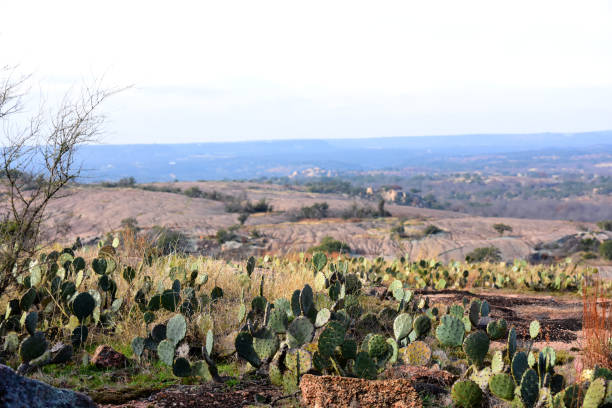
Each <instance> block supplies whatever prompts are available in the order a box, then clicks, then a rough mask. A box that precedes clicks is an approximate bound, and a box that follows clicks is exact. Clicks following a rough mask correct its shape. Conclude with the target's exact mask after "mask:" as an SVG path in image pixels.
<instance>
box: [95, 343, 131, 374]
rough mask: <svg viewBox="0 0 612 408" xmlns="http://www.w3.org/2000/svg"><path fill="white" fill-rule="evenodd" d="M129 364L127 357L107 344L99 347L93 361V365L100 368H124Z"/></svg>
mask: <svg viewBox="0 0 612 408" xmlns="http://www.w3.org/2000/svg"><path fill="white" fill-rule="evenodd" d="M127 362H128V359H127V357H126V356H124V355H123V354H121V353H119V352H118V351H115V350H113V348H112V347H111V346H108V345H106V344H103V345H101V346H98V348H97V349H96V351H95V352H94V356H93V357H92V359H91V363H92V364H94V365H95V366H96V367H98V368H124V367H125V366H126V365H127Z"/></svg>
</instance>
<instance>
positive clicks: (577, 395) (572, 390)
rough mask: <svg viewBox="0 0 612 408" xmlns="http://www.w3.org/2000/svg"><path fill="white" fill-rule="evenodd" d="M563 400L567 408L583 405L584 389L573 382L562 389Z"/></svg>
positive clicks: (577, 407) (576, 407)
mask: <svg viewBox="0 0 612 408" xmlns="http://www.w3.org/2000/svg"><path fill="white" fill-rule="evenodd" d="M561 395H562V401H563V405H564V406H565V408H580V407H582V397H583V391H582V388H581V387H580V386H579V385H578V384H572V385H570V386H569V387H567V388H566V389H564V390H563V391H561Z"/></svg>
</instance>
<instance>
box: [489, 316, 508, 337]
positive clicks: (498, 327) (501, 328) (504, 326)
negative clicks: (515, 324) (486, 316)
mask: <svg viewBox="0 0 612 408" xmlns="http://www.w3.org/2000/svg"><path fill="white" fill-rule="evenodd" d="M507 332H508V323H506V321H505V320H504V319H499V320H495V321H492V322H489V324H487V334H488V335H489V337H490V338H491V340H499V339H502V338H504V337H505V336H506V333H507Z"/></svg>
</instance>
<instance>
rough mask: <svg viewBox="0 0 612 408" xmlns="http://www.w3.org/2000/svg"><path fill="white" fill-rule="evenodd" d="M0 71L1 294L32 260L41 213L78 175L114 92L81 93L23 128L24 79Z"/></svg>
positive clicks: (43, 213) (38, 232)
mask: <svg viewBox="0 0 612 408" xmlns="http://www.w3.org/2000/svg"><path fill="white" fill-rule="evenodd" d="M10 73H11V71H10V70H9V69H7V68H4V69H2V68H0V123H1V125H3V128H4V130H5V132H4V134H3V135H2V136H0V140H1V143H0V184H1V186H2V189H3V192H4V193H5V196H6V198H5V200H4V203H3V204H4V205H3V206H2V208H1V209H0V211H2V212H3V214H2V215H1V217H2V218H1V221H0V223H1V225H2V228H0V295H2V294H3V293H4V291H5V290H6V289H7V288H8V287H9V286H11V285H12V284H14V283H15V282H16V280H17V277H18V275H19V274H20V273H21V270H22V269H23V268H24V267H25V266H27V265H26V261H27V259H28V258H30V257H32V256H34V254H35V251H36V249H37V245H38V243H39V240H40V235H41V230H40V228H41V224H42V222H43V220H44V216H45V209H46V208H47V205H48V204H49V202H50V201H51V200H53V199H54V198H56V197H58V196H59V193H60V191H61V190H62V189H63V188H64V187H65V186H66V185H67V184H69V183H70V182H73V181H74V180H76V179H77V178H78V177H79V175H80V174H81V166H80V163H77V162H76V152H77V148H78V146H80V145H81V144H83V143H87V142H92V141H95V140H97V139H98V137H99V134H100V132H101V128H102V124H103V121H104V117H103V116H102V115H100V114H99V113H98V110H99V107H100V104H101V103H102V102H103V101H104V100H105V99H106V98H108V97H109V96H110V95H111V94H113V93H114V92H115V91H105V90H100V89H98V88H93V89H90V88H87V89H84V90H83V92H82V93H81V95H80V96H79V97H77V98H76V99H75V98H69V97H66V98H65V99H64V100H63V102H62V103H61V104H60V105H59V107H58V108H57V109H56V111H55V112H54V113H53V114H51V115H50V116H47V115H45V114H44V113H43V111H42V110H41V112H40V113H38V114H36V115H34V116H33V117H32V118H31V119H30V120H29V122H28V124H27V126H25V127H24V128H20V126H19V125H18V124H17V120H14V119H18V117H19V114H21V113H23V110H24V109H23V108H24V105H23V97H24V93H23V92H22V91H21V90H22V88H23V85H24V83H25V79H23V78H22V79H14V78H12V77H11V74H10Z"/></svg>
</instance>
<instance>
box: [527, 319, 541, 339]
mask: <svg viewBox="0 0 612 408" xmlns="http://www.w3.org/2000/svg"><path fill="white" fill-rule="evenodd" d="M538 334H540V322H538V321H537V320H534V321H532V322H531V323H530V324H529V336H530V337H531V338H532V339H535V338H536V337H538Z"/></svg>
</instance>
